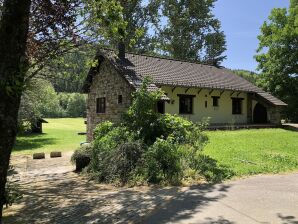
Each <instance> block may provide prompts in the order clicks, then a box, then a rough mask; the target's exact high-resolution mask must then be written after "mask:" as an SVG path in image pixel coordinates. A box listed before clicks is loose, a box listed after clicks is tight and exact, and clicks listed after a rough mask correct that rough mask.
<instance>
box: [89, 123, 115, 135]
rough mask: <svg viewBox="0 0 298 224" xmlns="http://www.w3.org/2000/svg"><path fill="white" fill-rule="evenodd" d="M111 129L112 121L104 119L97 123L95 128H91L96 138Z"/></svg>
mask: <svg viewBox="0 0 298 224" xmlns="http://www.w3.org/2000/svg"><path fill="white" fill-rule="evenodd" d="M112 129H113V123H112V122H110V121H104V122H102V123H100V125H97V126H96V128H95V129H94V130H93V135H94V136H96V137H97V138H102V137H104V136H105V135H106V134H108V133H109V132H110V131H112Z"/></svg>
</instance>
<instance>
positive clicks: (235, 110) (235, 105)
mask: <svg viewBox="0 0 298 224" xmlns="http://www.w3.org/2000/svg"><path fill="white" fill-rule="evenodd" d="M242 100H243V98H232V114H242Z"/></svg>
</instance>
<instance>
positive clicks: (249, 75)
mask: <svg viewBox="0 0 298 224" xmlns="http://www.w3.org/2000/svg"><path fill="white" fill-rule="evenodd" d="M233 72H234V73H235V74H237V75H239V76H241V77H242V78H244V79H246V80H247V81H249V82H251V83H253V84H255V85H259V79H260V75H258V74H257V73H255V72H251V71H247V70H243V69H236V70H233Z"/></svg>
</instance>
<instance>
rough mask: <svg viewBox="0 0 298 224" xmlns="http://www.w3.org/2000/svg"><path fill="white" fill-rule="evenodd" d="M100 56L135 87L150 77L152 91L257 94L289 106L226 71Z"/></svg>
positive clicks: (156, 59) (182, 63) (131, 57)
mask: <svg viewBox="0 0 298 224" xmlns="http://www.w3.org/2000/svg"><path fill="white" fill-rule="evenodd" d="M99 55H106V56H105V57H106V58H108V59H109V60H110V61H111V63H112V64H113V65H114V66H115V67H116V68H117V69H118V70H119V72H120V73H121V74H122V75H123V76H124V77H125V78H126V80H127V81H128V82H129V83H130V84H131V85H132V86H134V87H135V88H138V86H140V84H141V83H142V80H143V79H144V77H146V76H149V77H151V78H152V79H153V83H154V84H155V85H154V84H153V85H152V86H151V87H150V89H155V88H157V86H162V85H169V86H180V87H196V88H210V89H220V90H232V91H244V92H251V93H257V94H259V95H260V96H261V97H263V98H265V99H266V100H267V101H269V102H271V103H272V104H274V105H278V106H283V105H286V104H285V103H284V102H282V101H281V100H279V99H277V98H276V97H273V96H272V95H270V94H269V93H267V92H264V91H263V90H262V89H260V88H258V87H256V86H255V85H253V84H252V83H250V82H249V81H247V80H245V79H244V78H242V77H240V76H238V75H236V74H234V73H233V72H232V71H230V70H228V69H225V68H217V67H214V66H209V65H203V64H198V63H191V62H186V61H179V60H174V59H165V58H160V57H152V56H145V55H138V54H131V53H126V54H125V59H122V60H120V59H119V58H118V57H117V56H116V55H115V53H114V52H112V51H104V52H99ZM85 84H86V83H85ZM85 91H86V90H85Z"/></svg>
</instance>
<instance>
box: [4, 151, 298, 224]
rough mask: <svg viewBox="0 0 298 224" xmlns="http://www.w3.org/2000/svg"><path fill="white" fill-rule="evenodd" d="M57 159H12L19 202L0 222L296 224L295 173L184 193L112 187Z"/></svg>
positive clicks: (64, 159)
mask: <svg viewBox="0 0 298 224" xmlns="http://www.w3.org/2000/svg"><path fill="white" fill-rule="evenodd" d="M70 155H71V154H70V153H66V154H63V157H62V158H56V159H50V158H48V156H47V158H46V159H45V160H32V159H31V158H28V157H26V156H18V157H13V158H12V163H13V164H14V165H15V167H16V171H17V173H16V174H15V177H14V178H15V179H16V180H18V182H19V183H20V186H21V190H22V192H23V193H24V198H23V199H22V202H21V203H20V204H15V205H13V206H12V207H9V208H8V209H5V212H4V214H5V222H4V223H13V224H15V223H26V224H27V223H30V224H31V223H32V224H33V223H51V224H52V223H53V224H54V223H59V224H60V223H61V224H68V223H70V224H76V223H82V224H85V223H150V224H151V223H153V224H154V223H187V224H200V223H206V224H208V223H209V224H211V223H221V224H230V223H245V224H246V223H248V224H250V223H288V224H298V174H289V175H274V176H256V177H251V178H248V179H243V180H237V181H231V182H227V183H224V184H217V185H207V184H205V185H200V186H192V187H189V188H177V187H170V188H149V187H137V188H120V189H119V188H114V187H113V186H107V185H100V184H97V183H95V182H92V181H88V180H87V179H86V178H84V177H82V176H80V175H78V174H76V173H74V172H72V170H73V169H74V167H73V166H71V164H70V163H69V159H70Z"/></svg>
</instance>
